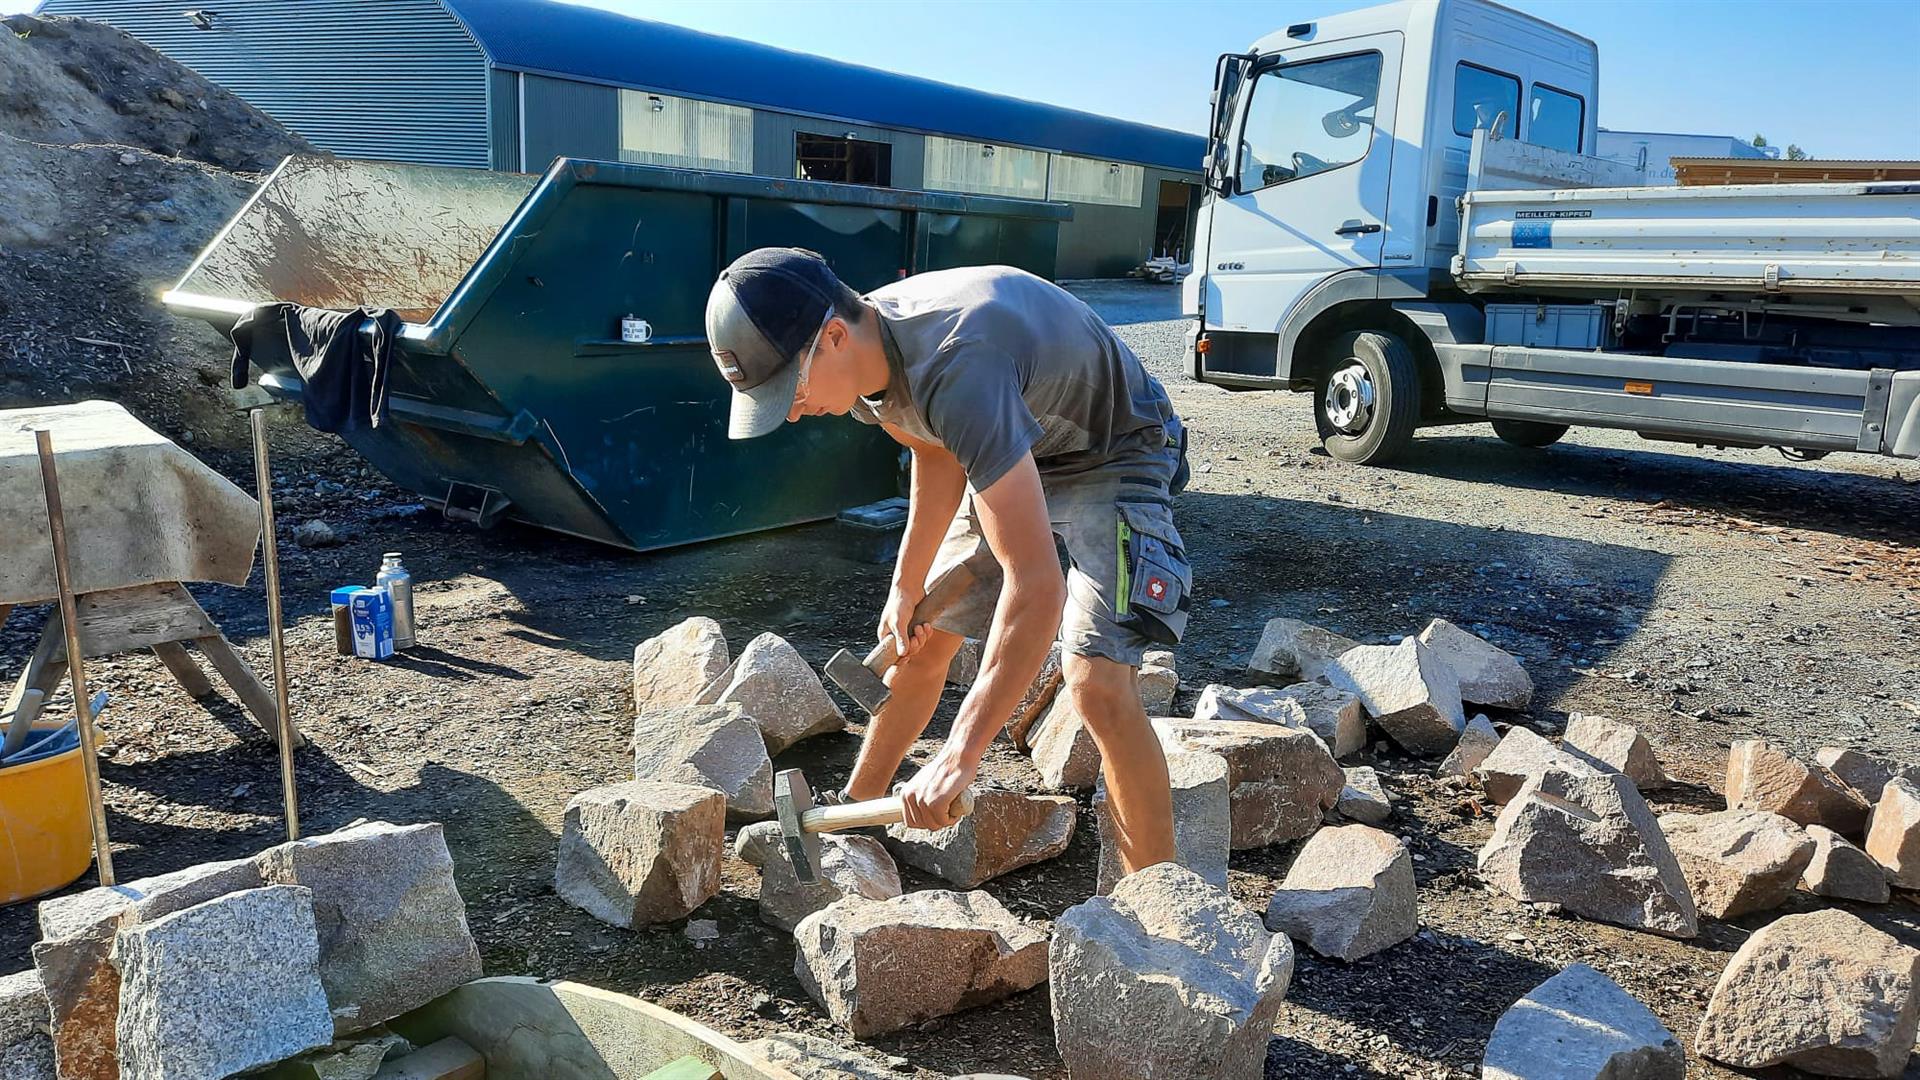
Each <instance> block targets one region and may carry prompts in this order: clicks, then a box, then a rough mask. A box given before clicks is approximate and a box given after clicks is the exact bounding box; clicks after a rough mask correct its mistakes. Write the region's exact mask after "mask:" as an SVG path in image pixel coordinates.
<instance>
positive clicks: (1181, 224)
mask: <svg viewBox="0 0 1920 1080" xmlns="http://www.w3.org/2000/svg"><path fill="white" fill-rule="evenodd" d="M41 11H42V12H43V13H44V14H49V15H78V16H83V17H85V18H89V19H95V20H98V21H101V22H105V23H108V24H110V25H113V26H115V27H118V28H120V29H122V30H125V31H127V32H128V33H130V34H132V35H133V36H134V37H137V38H139V39H140V40H142V41H144V42H146V43H147V44H149V45H151V46H152V47H154V48H155V49H157V50H159V51H160V52H162V53H164V54H166V55H168V56H170V57H172V58H173V59H175V60H178V61H180V62H181V63H183V64H186V65H187V66H189V67H191V68H193V69H194V70H196V71H198V72H200V73H201V74H202V75H204V76H206V77H207V78H209V79H211V80H213V81H214V82H216V83H219V84H220V85H222V86H224V87H226V88H227V89H229V90H231V91H233V92H234V93H236V94H238V95H239V96H241V97H242V98H245V99H246V100H247V101H249V102H251V103H253V104H254V105H255V106H257V107H259V108H260V109H262V110H263V111H265V112H267V113H268V114H270V115H272V116H274V117H275V118H276V119H278V120H280V121H281V122H282V123H284V124H286V125H287V126H288V127H290V128H292V129H293V130H294V131H296V132H298V133H299V134H301V135H303V136H305V137H306V138H307V139H309V140H310V141H312V142H313V143H314V145H316V146H319V147H321V148H322V149H325V150H330V151H332V152H334V153H336V154H339V155H341V156H344V157H364V158H377V159H384V160H392V161H405V162H417V163H422V164H433V165H455V166H466V167H471V168H492V169H501V170H512V171H535V172H537V171H540V170H542V169H544V168H545V167H546V165H547V164H548V163H549V162H550V161H552V160H553V159H554V158H555V157H561V156H568V157H583V158H598V159H604V160H618V161H630V162H640V163H646V164H656V165H670V166H680V167H685V168H694V169H706V170H713V171H720V172H738V173H754V174H758V175H762V176H781V177H796V178H805V179H816V180H831V181H838V182H842V183H853V184H873V185H878V186H885V187H896V188H908V189H925V190H932V191H953V192H963V193H975V194H988V195H999V196H1008V197H1013V198H1025V199H1046V200H1057V201H1062V202H1066V203H1069V204H1071V205H1072V207H1073V220H1072V221H1071V222H1069V223H1067V224H1066V225H1064V226H1062V228H1061V230H1060V239H1059V252H1058V260H1057V273H1058V275H1059V276H1060V277H1063V278H1072V277H1112V276H1118V275H1121V274H1124V273H1126V272H1127V271H1128V270H1129V269H1131V268H1132V267H1134V266H1136V265H1138V264H1139V263H1140V262H1141V261H1142V260H1144V259H1146V258H1148V257H1149V256H1152V255H1156V254H1163V253H1175V254H1180V255H1182V256H1183V257H1184V255H1185V253H1186V252H1187V251H1188V250H1189V249H1190V241H1191V236H1192V228H1193V216H1194V213H1195V211H1196V209H1197V208H1198V205H1199V201H1200V188H1199V186H1198V184H1199V179H1200V174H1199V167H1200V160H1201V157H1202V155H1203V153H1204V149H1205V142H1204V140H1203V139H1202V138H1201V137H1200V136H1198V135H1190V134H1185V133H1182V132H1177V131H1170V130H1167V129H1165V128H1158V127H1152V126H1149V125H1145V124H1137V123H1131V122H1127V121H1122V120H1115V119H1112V118H1109V117H1103V116H1097V115H1094V114H1091V113H1086V112H1079V111H1076V110H1072V109H1063V108H1058V107H1054V106H1050V105H1043V104H1039V103H1036V102H1031V101H1024V100H1019V99H1016V98H1010V97H1005V96H1002V95H998V94H990V93H984V92H982V91H978V90H971V89H967V88H964V87H958V86H952V85H949V84H945V83H939V82H934V81H932V80H928V79H922V78H916V77H914V76H910V75H901V74H895V73H892V72H886V71H880V70H876V69H874V68H868V67H862V66H859V65H854V64H847V63H841V62H838V61H833V60H827V59H824V58H821V57H817V56H810V55H805V54H801V53H795V52H789V51H786V50H783V49H777V48H772V47H770V46H766V45H759V44H755V43H752V42H747V41H740V40H736V39H732V38H724V37H717V36H714V35H711V34H703V33H699V32H696V31H692V30H688V29H685V28H683V27H678V26H672V25H668V24H665V23H659V22H650V21H646V20H641V19H633V18H628V17H626V16H622V15H618V14H615V13H612V12H608V11H603V10H600V9H596V8H589V7H582V6H577V5H574V4H566V3H557V2H553V0H207V2H206V3H205V4H204V6H196V4H195V0H46V3H45V4H43V6H42V8H41ZM1194 108H1195V114H1196V116H1197V115H1199V113H1200V112H1201V110H1202V109H1203V108H1204V103H1203V102H1195V106H1194Z"/></svg>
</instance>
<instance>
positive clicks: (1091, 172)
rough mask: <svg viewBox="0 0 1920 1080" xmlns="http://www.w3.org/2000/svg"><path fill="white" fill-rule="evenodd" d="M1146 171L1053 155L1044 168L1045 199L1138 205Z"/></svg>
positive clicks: (1117, 163) (1097, 160) (1134, 167)
mask: <svg viewBox="0 0 1920 1080" xmlns="http://www.w3.org/2000/svg"><path fill="white" fill-rule="evenodd" d="M1145 183H1146V174H1145V172H1144V171H1143V170H1142V169H1141V168H1140V166H1138V165H1126V164H1122V163H1121V162H1118V161H1101V160H1099V159H1098V158H1083V157H1074V156H1072V155H1071V154H1055V155H1053V160H1052V162H1050V163H1049V166H1048V169H1047V198H1049V199H1064V200H1066V201H1067V202H1080V203H1103V204H1105V205H1108V206H1139V205H1140V192H1141V189H1142V187H1143V185H1144V184H1145Z"/></svg>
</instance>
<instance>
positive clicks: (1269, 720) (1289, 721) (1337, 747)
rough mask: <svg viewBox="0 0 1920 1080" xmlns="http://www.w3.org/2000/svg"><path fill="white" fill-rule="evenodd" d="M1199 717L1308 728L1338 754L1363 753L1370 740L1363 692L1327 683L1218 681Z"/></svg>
mask: <svg viewBox="0 0 1920 1080" xmlns="http://www.w3.org/2000/svg"><path fill="white" fill-rule="evenodd" d="M1193 718H1194V719H1195V720H1253V721H1258V722H1260V723H1266V724H1285V725H1287V726H1288V727H1297V728H1305V729H1307V730H1308V731H1311V732H1313V733H1314V734H1315V735H1318V736H1320V741H1321V742H1324V743H1326V744H1327V749H1328V750H1331V751H1332V752H1333V756H1334V757H1337V758H1339V757H1346V756H1347V755H1349V754H1354V753H1358V752H1359V751H1360V750H1361V749H1362V748H1363V747H1365V746H1366V745H1367V720H1366V716H1365V715H1364V714H1363V713H1362V712H1361V710H1360V699H1359V697H1357V696H1356V695H1354V694H1353V693H1351V692H1349V691H1346V690H1336V689H1334V688H1333V687H1331V686H1328V685H1326V684H1325V683H1297V684H1295V685H1293V686H1289V687H1285V688H1281V689H1276V688H1274V687H1269V686H1259V687H1254V688H1252V689H1247V690H1236V689H1234V688H1233V687H1230V686H1221V685H1220V684H1218V683H1214V684H1212V685H1209V686H1208V687H1207V688H1206V689H1205V690H1203V691H1201V693H1200V700H1199V701H1198V702H1197V703H1196V704H1195V705H1194V708H1193Z"/></svg>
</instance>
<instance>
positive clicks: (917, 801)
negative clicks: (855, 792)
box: [901, 454, 1067, 829]
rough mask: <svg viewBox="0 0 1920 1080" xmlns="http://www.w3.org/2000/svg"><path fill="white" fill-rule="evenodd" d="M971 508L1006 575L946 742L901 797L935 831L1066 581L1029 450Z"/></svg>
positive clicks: (1028, 679)
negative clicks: (976, 666) (975, 672)
mask: <svg viewBox="0 0 1920 1080" xmlns="http://www.w3.org/2000/svg"><path fill="white" fill-rule="evenodd" d="M974 503H975V509H976V512H977V514H978V517H979V519H980V531H981V532H982V534H984V535H985V537H986V540H987V546H988V547H989V548H991V549H993V554H994V557H995V558H996V559H998V560H999V562H1000V566H1001V569H1002V571H1003V572H1004V574H1005V584H1004V585H1002V587H1001V589H1000V602H999V604H998V605H997V606H996V607H995V608H994V612H993V628H992V630H990V631H989V632H988V634H987V641H986V647H985V649H984V650H983V651H982V655H981V660H980V674H979V677H978V678H977V679H976V680H975V681H974V684H973V689H972V690H971V691H969V692H968V693H967V697H966V700H965V701H964V702H962V703H961V705H960V712H959V714H958V715H957V716H955V717H954V721H953V728H952V730H951V731H950V732H949V733H948V735H947V741H946V745H944V746H942V747H941V748H940V752H939V753H938V754H936V755H934V759H933V761H931V762H929V763H928V764H927V766H926V767H925V768H924V769H922V770H921V771H920V772H919V773H918V774H917V775H915V776H914V778H913V779H912V781H910V782H909V783H908V784H907V786H906V787H905V788H904V789H903V790H902V792H901V795H902V798H903V799H904V801H905V802H906V806H907V824H909V825H912V826H914V827H916V828H923V829H938V828H944V827H946V826H947V825H950V824H952V823H953V820H954V819H953V818H952V817H951V816H950V814H949V811H948V808H949V807H950V806H951V805H952V802H953V800H954V799H955V798H956V797H958V796H959V794H960V792H961V791H962V790H963V789H965V788H966V786H967V785H969V784H971V783H972V782H973V779H974V776H975V775H976V774H977V773H978V772H979V769H980V758H981V756H982V755H984V754H985V753H986V752H987V746H988V744H990V743H991V742H993V737H994V735H995V734H996V733H998V732H999V730H1000V728H1001V727H1002V726H1003V725H1004V724H1005V723H1006V720H1007V717H1008V716H1009V715H1011V714H1012V712H1013V709H1014V706H1016V705H1018V704H1019V703H1020V699H1021V697H1022V696H1024V695H1025V694H1026V692H1027V688H1028V687H1029V686H1031V685H1032V684H1033V679H1034V676H1035V675H1038V674H1039V673H1040V665H1041V664H1043V663H1044V662H1045V661H1046V656H1047V650H1048V648H1049V647H1051V646H1052V644H1053V639H1054V637H1055V635H1057V634H1058V633H1059V631H1060V611H1061V608H1062V606H1063V605H1064V604H1065V602H1066V595H1067V584H1066V579H1065V577H1064V576H1063V575H1062V574H1061V572H1060V560H1059V557H1058V556H1057V555H1056V554H1055V552H1054V546H1053V528H1052V526H1051V525H1050V524H1049V518H1048V515H1047V499H1046V492H1045V491H1044V490H1043V489H1042V488H1041V486H1040V471H1039V469H1038V468H1037V467H1036V466H1035V465H1034V462H1033V455H1031V454H1029V455H1027V456H1026V457H1024V458H1022V459H1021V460H1020V463H1019V464H1018V465H1015V466H1014V467H1013V468H1012V469H1011V470H1009V471H1008V472H1007V473H1006V474H1005V475H1004V476H1002V477H1000V479H998V480H996V481H994V483H993V485H992V486H991V487H989V488H987V489H986V490H985V491H982V492H979V493H977V495H976V497H975V500H974Z"/></svg>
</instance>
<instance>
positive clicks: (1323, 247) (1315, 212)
mask: <svg viewBox="0 0 1920 1080" xmlns="http://www.w3.org/2000/svg"><path fill="white" fill-rule="evenodd" d="M1400 52H1401V35H1400V34H1398V33H1382V34H1370V35H1367V36H1364V37H1358V38H1348V39H1345V40H1341V41H1329V42H1321V43H1314V44H1307V45H1301V46H1299V47H1297V48H1292V49H1287V50H1285V51H1284V52H1281V53H1276V54H1270V55H1268V56H1266V57H1263V58H1262V59H1261V60H1260V61H1259V63H1258V64H1256V65H1255V66H1254V69H1253V74H1252V77H1251V82H1250V84H1249V85H1248V86H1246V87H1244V88H1242V90H1241V92H1240V97H1241V98H1242V100H1243V101H1244V102H1245V104H1244V105H1243V106H1242V107H1241V109H1240V119H1239V121H1238V122H1237V123H1236V124H1235V125H1234V127H1233V141H1232V142H1231V143H1230V144H1229V162H1228V167H1229V168H1230V170H1231V172H1230V173H1229V175H1228V177H1227V178H1226V183H1225V184H1224V185H1223V186H1224V192H1223V193H1222V194H1220V195H1219V196H1217V197H1216V198H1215V199H1213V200H1212V202H1211V205H1210V210H1211V213H1210V215H1208V217H1209V221H1210V228H1211V231H1210V235H1209V246H1208V252H1207V261H1206V266H1205V269H1206V274H1207V279H1206V281H1205V282H1204V283H1203V285H1202V287H1203V288H1204V289H1206V293H1205V295H1204V297H1203V310H1204V312H1205V317H1206V323H1207V329H1209V330H1223V331H1235V330H1238V331H1250V332H1254V333H1261V334H1273V333H1277V332H1278V331H1279V329H1280V326H1281V324H1282V322H1283V321H1284V320H1285V319H1286V317H1287V313H1288V312H1289V311H1291V310H1292V309H1293V307H1294V306H1295V305H1296V304H1298V303H1299V301H1300V299H1301V298H1302V297H1303V296H1305V295H1306V293H1307V291H1308V290H1309V289H1311V288H1313V286H1315V285H1317V284H1319V283H1320V282H1321V281H1322V280H1324V279H1325V278H1327V277H1328V276H1330V275H1333V274H1337V273H1339V272H1341V271H1345V270H1360V269H1370V268H1376V267H1378V266H1379V265H1380V256H1381V249H1382V245H1383V241H1384V239H1385V231H1384V230H1385V228H1386V223H1387V177H1388V175H1389V173H1390V172H1391V171H1392V166H1393V151H1394V145H1393V144H1394V137H1393V112H1394V102H1395V95H1396V93H1397V92H1398V90H1399V82H1400ZM1279 361H1280V364H1281V367H1282V369H1283V370H1284V368H1285V367H1286V364H1287V358H1284V357H1282V358H1279ZM1210 366H1211V365H1210ZM1275 373H1276V372H1274V371H1273V370H1271V369H1269V370H1267V371H1266V372H1264V374H1267V375H1273V374H1275ZM1244 374H1248V375H1254V374H1261V373H1260V372H1252V371H1249V372H1244Z"/></svg>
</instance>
